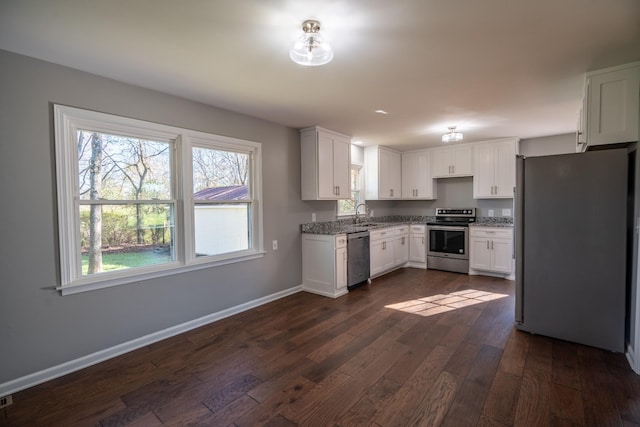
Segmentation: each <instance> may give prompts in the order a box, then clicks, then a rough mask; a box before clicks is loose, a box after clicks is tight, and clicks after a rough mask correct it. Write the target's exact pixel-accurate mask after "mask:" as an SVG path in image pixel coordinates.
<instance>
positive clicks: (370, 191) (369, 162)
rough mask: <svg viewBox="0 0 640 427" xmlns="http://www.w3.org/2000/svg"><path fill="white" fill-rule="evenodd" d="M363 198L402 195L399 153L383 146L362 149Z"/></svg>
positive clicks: (388, 197)
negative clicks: (363, 170)
mask: <svg viewBox="0 0 640 427" xmlns="http://www.w3.org/2000/svg"><path fill="white" fill-rule="evenodd" d="M364 169H365V172H364V176H365V199H366V200H386V199H400V197H401V196H402V189H401V182H402V173H401V157H400V153H399V152H397V151H394V150H390V149H388V148H384V147H378V146H376V147H366V148H365V149H364Z"/></svg>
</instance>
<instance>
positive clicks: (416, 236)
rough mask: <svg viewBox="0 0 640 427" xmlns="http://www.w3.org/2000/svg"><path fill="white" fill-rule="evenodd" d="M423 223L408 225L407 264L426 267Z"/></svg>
mask: <svg viewBox="0 0 640 427" xmlns="http://www.w3.org/2000/svg"><path fill="white" fill-rule="evenodd" d="M425 228H426V227H425V226H424V225H411V226H409V265H410V266H411V267H417V268H427V251H426V243H425V242H426V234H425Z"/></svg>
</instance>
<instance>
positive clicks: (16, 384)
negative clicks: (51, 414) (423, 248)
mask: <svg viewBox="0 0 640 427" xmlns="http://www.w3.org/2000/svg"><path fill="white" fill-rule="evenodd" d="M300 291H302V285H299V286H295V287H293V288H289V289H285V290H284V291H280V292H276V293H275V294H271V295H267V296H265V297H262V298H258V299H255V300H252V301H248V302H246V303H243V304H240V305H237V306H235V307H230V308H227V309H225V310H222V311H218V312H216V313H212V314H208V315H206V316H203V317H200V318H198V319H194V320H190V321H188V322H185V323H181V324H179V325H176V326H172V327H170V328H167V329H164V330H162V331H158V332H154V333H151V334H148V335H144V336H142V337H140V338H136V339H133V340H131V341H127V342H124V343H122V344H118V345H116V346H113V347H110V348H107V349H104V350H100V351H97V352H95V353H92V354H88V355H86V356H83V357H79V358H77V359H74V360H70V361H68V362H64V363H61V364H59V365H56V366H52V367H51V368H47V369H44V370H42V371H38V372H34V373H32V374H29V375H25V376H23V377H20V378H16V379H14V380H11V381H8V382H5V383H2V384H0V396H7V395H10V394H13V393H17V392H19V391H21V390H24V389H27V388H29V387H33V386H35V385H38V384H42V383H44V382H46V381H50V380H53V379H55V378H58V377H61V376H63V375H67V374H70V373H72V372H75V371H79V370H80V369H84V368H88V367H89V366H92V365H95V364H98V363H100V362H104V361H105V360H109V359H112V358H114V357H116V356H120V355H122V354H125V353H128V352H130V351H133V350H137V349H139V348H141V347H144V346H147V345H149V344H153V343H155V342H158V341H161V340H164V339H167V338H170V337H173V336H175V335H179V334H181V333H184V332H187V331H190V330H192V329H195V328H199V327H200V326H204V325H207V324H209V323H213V322H216V321H218V320H222V319H224V318H226V317H229V316H233V315H234V314H238V313H242V312H243V311H247V310H250V309H252V308H255V307H259V306H261V305H264V304H267V303H269V302H272V301H275V300H278V299H280V298H284V297H287V296H289V295H293V294H295V293H298V292H300Z"/></svg>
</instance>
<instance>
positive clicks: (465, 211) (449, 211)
mask: <svg viewBox="0 0 640 427" xmlns="http://www.w3.org/2000/svg"><path fill="white" fill-rule="evenodd" d="M436 216H453V217H475V216H476V208H436Z"/></svg>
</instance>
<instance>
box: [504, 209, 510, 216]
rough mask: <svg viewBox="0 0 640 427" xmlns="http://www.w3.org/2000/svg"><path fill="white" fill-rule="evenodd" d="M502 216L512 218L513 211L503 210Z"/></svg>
mask: <svg viewBox="0 0 640 427" xmlns="http://www.w3.org/2000/svg"><path fill="white" fill-rule="evenodd" d="M502 216H511V209H502Z"/></svg>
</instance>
